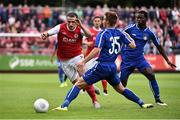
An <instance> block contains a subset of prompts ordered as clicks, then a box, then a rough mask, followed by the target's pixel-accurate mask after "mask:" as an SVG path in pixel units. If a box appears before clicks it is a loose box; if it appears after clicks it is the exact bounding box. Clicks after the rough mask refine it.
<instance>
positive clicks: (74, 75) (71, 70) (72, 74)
mask: <svg viewBox="0 0 180 120" xmlns="http://www.w3.org/2000/svg"><path fill="white" fill-rule="evenodd" d="M82 59H83V58H82V56H77V57H75V58H73V59H71V60H69V61H68V63H65V64H64V62H62V68H63V70H64V72H65V74H66V75H67V76H68V78H69V79H70V80H71V82H72V83H73V84H75V83H76V81H77V80H78V78H79V74H78V71H77V69H76V63H77V62H78V61H80V60H82ZM85 89H86V91H87V93H88V95H89V96H90V97H91V99H92V101H93V102H92V103H93V105H94V104H95V103H98V102H97V98H96V94H95V91H94V87H93V86H88V87H87V88H85ZM94 106H95V105H94ZM95 108H96V106H95Z"/></svg>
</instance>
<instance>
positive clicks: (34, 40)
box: [0, 3, 180, 55]
mask: <svg viewBox="0 0 180 120" xmlns="http://www.w3.org/2000/svg"><path fill="white" fill-rule="evenodd" d="M139 9H145V10H146V11H147V12H148V15H149V19H148V26H149V27H150V28H151V29H152V30H153V31H154V32H155V33H156V35H157V36H158V37H159V39H160V43H161V44H162V45H163V47H164V49H165V51H166V53H167V54H168V55H171V54H180V9H179V8H176V7H174V8H159V7H153V6H150V7H149V8H147V7H141V8H139V7H125V8H123V7H121V6H120V5H118V6H117V7H116V8H115V7H114V8H109V7H108V6H107V5H106V4H104V6H103V7H101V6H96V8H92V7H90V6H85V7H81V6H80V5H77V7H76V8H62V7H49V6H48V5H46V6H28V5H19V6H13V5H12V4H9V5H8V6H4V5H3V4H2V3H1V4H0V33H34V34H37V33H40V32H43V31H46V30H48V29H50V28H52V27H54V26H55V25H57V24H60V23H62V22H64V21H65V20H66V13H67V12H69V11H75V12H76V13H77V14H78V16H79V18H80V19H81V21H82V22H83V24H85V25H86V26H89V27H91V26H92V21H91V18H92V17H93V16H103V14H104V13H105V12H106V11H109V10H115V11H116V12H117V13H118V15H119V18H120V20H119V22H118V24H117V27H118V28H120V29H124V28H125V27H126V26H127V25H128V24H131V23H134V21H135V12H136V11H138V10H139ZM54 41H55V37H52V38H50V39H49V40H47V41H42V40H41V39H40V38H39V37H11V36H7V37H0V54H50V53H51V52H52V50H53V45H54ZM144 52H145V54H158V52H157V49H156V48H155V46H154V45H153V43H152V42H148V43H147V44H146V46H145V49H144Z"/></svg>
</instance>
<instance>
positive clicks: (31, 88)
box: [0, 73, 180, 119]
mask: <svg viewBox="0 0 180 120" xmlns="http://www.w3.org/2000/svg"><path fill="white" fill-rule="evenodd" d="M156 78H157V80H158V83H159V86H160V92H161V98H162V100H163V101H165V102H166V103H167V104H168V106H158V105H156V104H155V103H154V98H153V95H152V92H151V90H150V88H149V82H148V80H146V78H145V77H144V76H143V75H141V74H133V75H131V77H130V78H129V83H128V88H129V89H131V90H133V91H134V92H135V93H136V94H137V95H138V96H139V97H140V98H142V99H143V100H144V101H145V102H146V103H153V104H154V108H152V109H141V108H140V107H139V106H138V105H137V104H135V103H133V102H131V101H129V100H126V99H125V98H124V97H123V96H122V95H119V94H117V93H116V92H115V91H114V90H113V89H112V87H111V86H110V85H108V92H109V96H103V94H101V95H99V96H97V98H98V100H99V102H100V103H101V106H102V107H101V108H100V109H94V108H93V106H92V103H91V100H90V98H89V96H88V95H87V93H86V94H79V96H78V98H77V99H76V100H75V101H73V102H72V104H71V105H70V107H69V110H68V111H67V112H65V111H63V112H62V111H58V112H57V111H51V109H52V108H54V107H57V106H58V105H59V104H60V103H62V102H63V100H64V97H65V95H66V93H67V91H68V90H69V89H70V87H72V85H71V83H70V82H68V87H66V88H60V87H59V81H58V76H57V74H0V119H180V94H179V92H180V74H179V73H176V74H172V73H171V74H170V73H163V74H159V73H158V74H156ZM97 86H98V87H99V88H100V89H101V93H102V86H101V83H97ZM39 97H42V98H45V99H47V100H48V101H49V104H50V110H49V111H48V112H47V113H35V112H34V109H33V102H34V101H35V100H36V99H37V98H39Z"/></svg>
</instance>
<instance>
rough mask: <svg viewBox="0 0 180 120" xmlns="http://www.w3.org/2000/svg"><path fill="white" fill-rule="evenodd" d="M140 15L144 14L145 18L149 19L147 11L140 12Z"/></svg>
mask: <svg viewBox="0 0 180 120" xmlns="http://www.w3.org/2000/svg"><path fill="white" fill-rule="evenodd" d="M138 13H139V14H143V15H144V17H145V18H146V19H148V13H147V11H145V10H139V11H138Z"/></svg>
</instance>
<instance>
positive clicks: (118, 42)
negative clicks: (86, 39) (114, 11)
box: [95, 28, 132, 62]
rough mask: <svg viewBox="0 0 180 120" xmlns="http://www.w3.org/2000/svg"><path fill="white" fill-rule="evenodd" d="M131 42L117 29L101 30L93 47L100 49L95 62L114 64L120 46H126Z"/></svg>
mask: <svg viewBox="0 0 180 120" xmlns="http://www.w3.org/2000/svg"><path fill="white" fill-rule="evenodd" d="M131 40H132V39H131V38H129V36H127V35H126V34H123V33H122V32H121V31H120V30H119V29H114V28H108V29H105V30H103V31H102V32H100V33H99V34H98V35H97V37H96V44H95V47H98V48H101V52H100V54H99V57H98V59H97V61H100V62H114V61H115V60H116V58H117V56H118V54H119V53H120V51H121V46H122V44H126V45H128V44H129V43H130V42H131Z"/></svg>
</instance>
